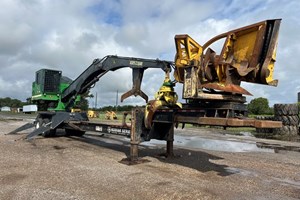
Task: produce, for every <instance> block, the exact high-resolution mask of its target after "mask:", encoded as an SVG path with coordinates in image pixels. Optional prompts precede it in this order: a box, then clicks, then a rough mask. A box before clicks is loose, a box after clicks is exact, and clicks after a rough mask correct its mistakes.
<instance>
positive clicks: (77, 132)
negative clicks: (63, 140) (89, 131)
mask: <svg viewBox="0 0 300 200" xmlns="http://www.w3.org/2000/svg"><path fill="white" fill-rule="evenodd" d="M65 132H66V136H77V137H82V136H83V135H84V134H85V131H80V130H74V129H68V128H66V129H65Z"/></svg>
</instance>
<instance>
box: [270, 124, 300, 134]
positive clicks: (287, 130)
mask: <svg viewBox="0 0 300 200" xmlns="http://www.w3.org/2000/svg"><path fill="white" fill-rule="evenodd" d="M298 131H299V126H298V125H296V126H282V127H281V128H276V129H274V133H275V134H277V135H287V136H295V135H297V134H298Z"/></svg>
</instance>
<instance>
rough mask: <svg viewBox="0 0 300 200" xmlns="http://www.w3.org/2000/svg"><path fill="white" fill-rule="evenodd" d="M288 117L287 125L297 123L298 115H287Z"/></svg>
mask: <svg viewBox="0 0 300 200" xmlns="http://www.w3.org/2000/svg"><path fill="white" fill-rule="evenodd" d="M288 119H289V125H293V126H296V125H298V124H299V116H298V115H291V116H288Z"/></svg>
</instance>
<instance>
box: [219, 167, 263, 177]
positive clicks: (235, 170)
mask: <svg viewBox="0 0 300 200" xmlns="http://www.w3.org/2000/svg"><path fill="white" fill-rule="evenodd" d="M225 170H226V171H227V172H228V173H231V174H240V175H242V176H258V174H257V173H255V172H251V171H247V170H243V169H239V168H235V167H225Z"/></svg>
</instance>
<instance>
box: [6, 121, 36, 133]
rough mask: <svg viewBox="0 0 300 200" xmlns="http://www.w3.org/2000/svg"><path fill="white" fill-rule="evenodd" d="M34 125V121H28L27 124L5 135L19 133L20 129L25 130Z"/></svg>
mask: <svg viewBox="0 0 300 200" xmlns="http://www.w3.org/2000/svg"><path fill="white" fill-rule="evenodd" d="M32 127H34V124H33V123H27V124H24V125H23V126H21V127H19V128H17V129H15V130H13V131H11V132H9V133H6V134H5V135H11V134H17V133H18V132H20V131H24V130H27V129H30V128H32Z"/></svg>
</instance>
